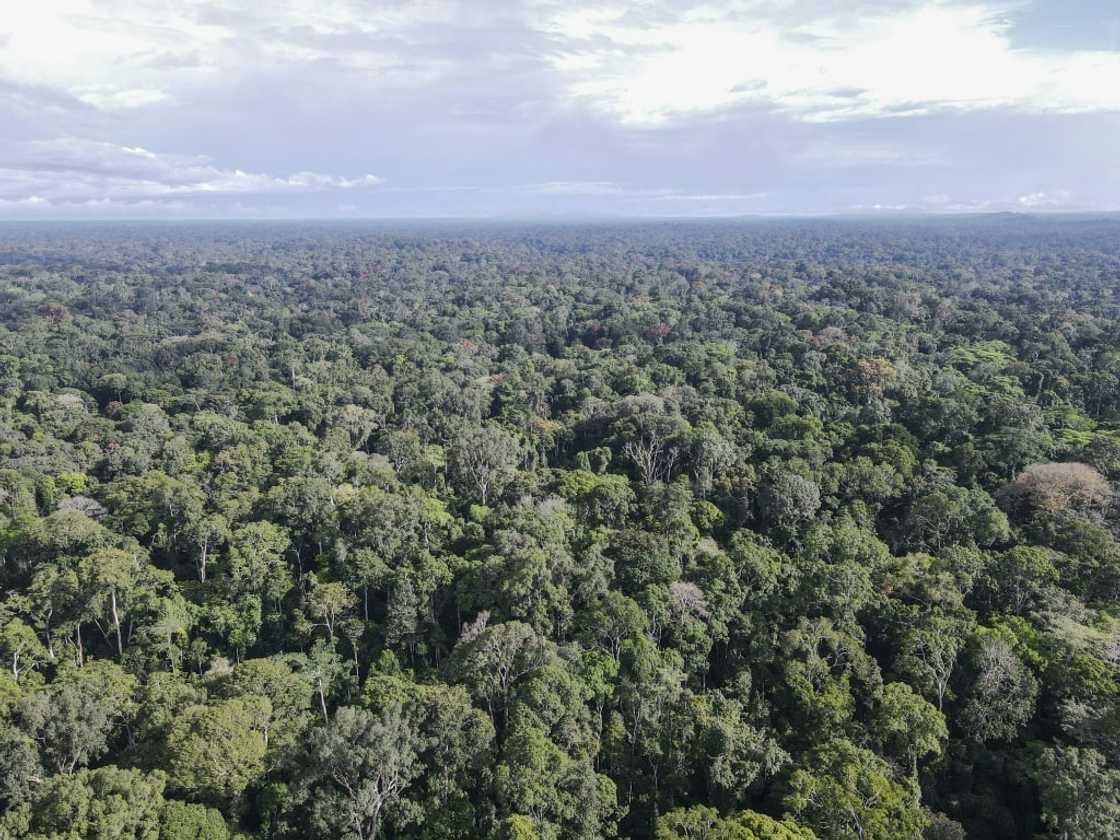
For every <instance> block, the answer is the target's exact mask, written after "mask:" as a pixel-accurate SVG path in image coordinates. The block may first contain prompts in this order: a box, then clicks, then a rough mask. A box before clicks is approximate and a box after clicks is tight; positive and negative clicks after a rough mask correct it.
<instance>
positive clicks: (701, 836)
mask: <svg viewBox="0 0 1120 840" xmlns="http://www.w3.org/2000/svg"><path fill="white" fill-rule="evenodd" d="M1118 242H1120V224H1118V223H1117V222H1116V221H1115V220H1110V219H1104V220H1094V219H1087V218H1072V217H1071V218H1068V219H1062V220H1056V219H1051V220H1045V219H1033V218H1019V219H1014V218H998V217H993V218H974V219H959V220H949V219H944V220H940V221H930V222H928V223H922V224H919V223H902V222H893V223H885V222H884V223H866V224H856V223H854V222H850V223H849V222H839V221H836V222H825V221H820V222H771V223H750V224H747V223H734V224H732V223H721V224H710V225H705V224H657V225H645V226H643V225H620V226H603V227H577V226H570V227H563V228H562V227H554V228H550V227H538V226H524V227H520V228H509V229H505V228H499V227H493V228H482V227H466V226H456V225H448V226H444V227H442V228H434V229H432V230H424V229H420V228H411V229H403V228H402V229H399V230H396V229H394V230H390V229H388V228H375V227H359V226H333V227H332V226H300V225H290V226H285V225H280V226H269V225H259V226H237V225H233V226H225V227H213V226H206V225H198V226H192V225H186V226H182V227H168V226H144V225H132V226H120V227H107V226H97V225H90V226H61V227H40V226H35V225H26V226H10V227H0V813H2V816H0V838H9V837H10V838H13V840H16V838H52V839H53V840H62V839H63V838H65V840H70V838H74V840H77V838H86V837H94V838H103V840H109V839H110V838H113V840H117V839H118V838H122V839H123V838H144V840H161V839H162V840H225V838H228V837H244V838H253V839H254V840H304V838H308V840H314V838H324V839H325V838H361V840H599V838H609V837H622V838H632V840H686V839H687V840H814V838H815V840H848V839H849V838H851V840H917V838H919V837H923V838H930V840H933V838H937V839H938V840H963V838H966V837H975V838H993V840H1012V838H1015V839H1016V840H1017V838H1022V839H1023V840H1028V838H1030V840H1033V838H1039V837H1053V838H1067V840H1075V839H1076V838H1086V840H1088V838H1093V840H1097V838H1111V837H1117V836H1118V834H1117V831H1118V830H1117V825H1118V824H1120V781H1118V780H1120V517H1118V515H1117V509H1116V506H1115V505H1114V504H1113V498H1112V487H1111V483H1110V482H1114V481H1116V480H1117V479H1120V389H1118V388H1117V382H1120V378H1118V377H1120V353H1118V352H1117V345H1118V343H1120V298H1118V297H1117V295H1116V294H1115V290H1116V287H1117V285H1118V283H1120V251H1118V247H1117V243H1118Z"/></svg>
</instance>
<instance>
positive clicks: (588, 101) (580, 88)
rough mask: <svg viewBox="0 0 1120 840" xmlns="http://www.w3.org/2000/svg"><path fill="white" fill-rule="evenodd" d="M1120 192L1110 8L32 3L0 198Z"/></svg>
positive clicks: (486, 213) (926, 207)
mask: <svg viewBox="0 0 1120 840" xmlns="http://www.w3.org/2000/svg"><path fill="white" fill-rule="evenodd" d="M1009 209H1010V210H1022V211H1053V210H1120V1H1118V0H976V1H975V2H972V0H961V1H960V2H958V0H712V1H711V2H689V0H630V2H611V0H407V1H406V0H26V1H25V2H18V3H17V2H13V3H11V4H10V5H9V6H8V8H6V9H5V13H4V15H3V16H2V17H0V218H87V217H92V218H150V217H160V218H164V217H170V218H191V217H223V218H247V217H249V218H255V217H268V218H272V217H444V216H456V217H459V216H470V217H492V216H518V217H525V216H530V217H539V216H589V215H591V216H596V215H606V216H733V215H744V214H760V213H762V214H782V213H852V212H891V211H896V210H906V211H922V212H962V211H977V210H1009Z"/></svg>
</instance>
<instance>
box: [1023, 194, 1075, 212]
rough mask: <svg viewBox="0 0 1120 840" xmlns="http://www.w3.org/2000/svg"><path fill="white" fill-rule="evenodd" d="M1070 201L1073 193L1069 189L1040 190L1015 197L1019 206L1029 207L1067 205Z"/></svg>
mask: <svg viewBox="0 0 1120 840" xmlns="http://www.w3.org/2000/svg"><path fill="white" fill-rule="evenodd" d="M1072 201H1073V193H1071V192H1070V191H1069V190H1054V191H1053V192H1046V191H1043V190H1040V191H1038V192H1033V193H1028V194H1026V195H1021V196H1019V198H1018V199H1016V202H1017V203H1018V205H1019V206H1020V207H1028V208H1031V209H1042V208H1051V209H1052V208H1058V207H1068V206H1069V205H1070V204H1071V203H1072Z"/></svg>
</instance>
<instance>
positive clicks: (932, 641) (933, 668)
mask: <svg viewBox="0 0 1120 840" xmlns="http://www.w3.org/2000/svg"><path fill="white" fill-rule="evenodd" d="M915 624H916V626H914V627H912V628H911V629H910V630H908V631H907V632H906V633H905V634H904V636H903V638H902V645H901V649H900V651H899V657H898V661H897V663H896V665H895V668H896V670H897V671H898V672H899V673H900V674H901V675H903V676H907V677H909V678H910V679H911V681H912V682H913V683H914V684H915V685H916V686H917V687H918V688H919V689H920V690H921V691H922V692H923V693H924V694H925V695H926V696H927V697H930V698H932V699H934V700H936V702H937V708H938V710H939V711H940V710H943V709H944V707H945V699H946V697H947V696H948V694H949V685H950V679H951V678H952V676H953V671H954V669H955V668H956V664H957V657H958V656H959V655H960V652H961V650H962V649H963V648H964V645H965V642H966V641H967V639H968V636H967V634H968V631H969V628H970V623H969V622H968V620H967V619H965V618H962V617H959V616H955V615H951V614H947V613H944V612H942V611H941V610H933V611H931V612H930V613H928V614H927V615H924V616H922V619H921V621H920V623H919V622H916V623H915Z"/></svg>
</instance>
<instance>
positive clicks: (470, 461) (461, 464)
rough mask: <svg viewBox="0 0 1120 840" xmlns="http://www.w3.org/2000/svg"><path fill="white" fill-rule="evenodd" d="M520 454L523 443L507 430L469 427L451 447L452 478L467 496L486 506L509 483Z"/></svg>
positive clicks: (449, 451)
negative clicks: (520, 443) (519, 443)
mask: <svg viewBox="0 0 1120 840" xmlns="http://www.w3.org/2000/svg"><path fill="white" fill-rule="evenodd" d="M519 457H520V446H519V445H518V443H517V441H516V440H515V439H514V438H513V437H512V436H511V435H510V434H509V433H508V432H506V431H505V430H503V429H501V428H499V427H498V426H491V425H486V426H469V427H467V428H465V429H464V430H463V431H462V432H461V433H460V434H459V436H458V437H457V438H456V439H455V441H454V443H453V444H452V445H451V447H450V448H449V449H448V452H447V472H448V478H450V480H451V482H452V484H453V485H454V486H455V488H456V489H457V490H458V491H459V492H460V493H461V494H462V495H463V496H464V497H466V498H468V499H477V500H478V501H479V502H481V503H482V504H483V505H485V504H487V502H488V501H489V500H490V499H492V498H493V497H494V496H497V495H500V494H501V492H502V490H504V489H505V487H506V485H507V484H509V482H510V480H511V479H512V478H513V476H514V473H515V471H516V469H517V461H518V458H519Z"/></svg>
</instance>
